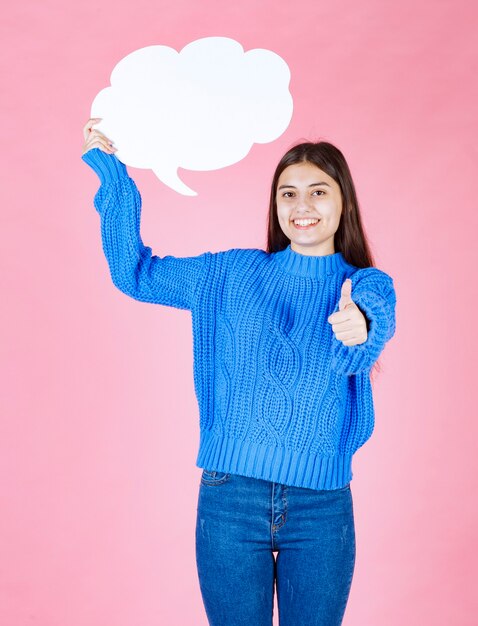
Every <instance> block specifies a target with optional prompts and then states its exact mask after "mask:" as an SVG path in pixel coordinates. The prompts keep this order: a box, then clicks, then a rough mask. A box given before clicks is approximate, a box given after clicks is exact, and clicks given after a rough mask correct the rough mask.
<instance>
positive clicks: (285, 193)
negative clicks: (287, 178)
mask: <svg viewBox="0 0 478 626" xmlns="http://www.w3.org/2000/svg"><path fill="white" fill-rule="evenodd" d="M288 193H292V191H284V193H283V194H282V196H283V197H284V198H289V196H288V195H287V194H288Z"/></svg>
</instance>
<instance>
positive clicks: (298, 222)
mask: <svg viewBox="0 0 478 626" xmlns="http://www.w3.org/2000/svg"><path fill="white" fill-rule="evenodd" d="M318 221H319V220H317V219H316V220H312V219H307V220H294V224H298V225H299V226H309V224H316V223H317V222H318Z"/></svg>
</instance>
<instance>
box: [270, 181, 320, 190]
mask: <svg viewBox="0 0 478 626" xmlns="http://www.w3.org/2000/svg"><path fill="white" fill-rule="evenodd" d="M316 185H327V187H330V185H329V183H325V182H320V183H312V184H311V185H307V186H308V187H315V186H316ZM287 187H291V188H292V189H297V187H294V185H281V186H280V187H278V189H285V188H287Z"/></svg>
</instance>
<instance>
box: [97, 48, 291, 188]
mask: <svg viewBox="0 0 478 626" xmlns="http://www.w3.org/2000/svg"><path fill="white" fill-rule="evenodd" d="M110 82H111V86H110V87H106V88H105V89H102V90H101V91H100V92H99V93H98V94H97V96H96V97H95V99H94V101H93V104H92V108H91V117H101V118H103V119H102V121H101V122H99V124H97V125H95V128H97V129H98V130H100V131H101V132H103V133H104V134H105V135H106V136H107V137H109V138H110V139H111V140H112V141H114V142H115V147H116V148H117V152H116V153H115V154H116V156H117V157H118V159H120V161H122V162H123V163H125V164H126V165H131V166H132V167H137V168H144V169H151V170H153V172H154V173H155V174H156V176H157V177H158V178H159V179H160V180H161V181H162V182H163V183H165V184H166V185H168V186H169V187H171V188H172V189H174V190H176V191H177V192H179V193H182V194H184V195H191V196H195V195H197V193H196V192H195V191H194V190H192V189H190V188H189V187H188V186H187V185H185V184H184V183H183V182H182V181H181V180H180V178H179V176H178V168H179V167H182V168H185V169H189V170H196V171H207V170H215V169H220V168H222V167H226V166H228V165H232V164H233V163H237V162H238V161H240V160H241V159H243V158H244V157H245V156H246V155H247V154H248V152H249V151H250V149H251V147H252V145H253V144H254V143H269V142H271V141H274V140H275V139H277V138H278V137H280V135H281V134H282V133H283V132H284V131H285V129H286V128H287V127H288V125H289V123H290V120H291V118H292V110H293V102H292V96H291V94H290V92H289V82H290V70H289V67H288V65H287V64H286V62H285V61H284V60H283V59H282V58H281V57H280V56H279V55H277V54H276V53H275V52H272V51H270V50H265V49H263V48H255V49H253V50H249V51H247V52H244V49H243V47H242V46H241V44H240V43H238V42H237V41H235V40H234V39H230V38H228V37H205V38H203V39H197V40H196V41H192V42H191V43H189V44H188V45H186V46H185V47H184V48H183V49H182V50H181V51H180V52H177V51H176V50H174V49H173V48H170V47H168V46H159V45H158V46H147V47H145V48H140V49H139V50H136V51H134V52H132V53H131V54H129V55H128V56H126V57H124V58H123V59H122V60H121V61H120V62H119V63H118V64H117V65H116V66H115V67H114V69H113V71H112V73H111V78H110Z"/></svg>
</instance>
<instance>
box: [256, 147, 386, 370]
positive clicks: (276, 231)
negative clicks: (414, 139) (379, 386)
mask: <svg viewBox="0 0 478 626" xmlns="http://www.w3.org/2000/svg"><path fill="white" fill-rule="evenodd" d="M303 162H309V163H312V164H313V165H316V166H317V167H318V168H319V169H321V170H322V171H323V172H325V173H326V174H328V175H329V176H330V177H331V178H333V179H334V180H335V181H336V183H337V184H338V185H339V187H340V191H341V194H342V214H341V216H340V222H339V227H338V229H337V231H336V233H335V235H334V248H335V252H341V253H342V255H343V257H344V259H345V260H346V261H347V263H350V264H352V265H354V266H355V267H358V268H362V267H375V261H374V258H373V255H372V252H371V249H370V246H369V243H368V240H367V236H366V234H365V231H364V228H363V224H362V216H361V213H360V207H359V203H358V200H357V194H356V191H355V185H354V182H353V179H352V174H351V173H350V169H349V166H348V164H347V161H346V160H345V157H344V155H343V154H342V152H341V151H340V150H339V149H338V148H337V147H336V146H334V145H333V144H331V143H329V142H328V141H318V142H315V143H314V142H310V141H307V142H304V143H299V144H297V145H295V146H292V147H291V148H290V149H289V150H288V151H287V152H286V153H285V154H284V156H283V157H282V158H281V160H280V161H279V163H278V165H277V167H276V170H275V172H274V176H273V178H272V185H271V195H270V200H269V217H268V225H267V250H266V251H267V252H268V253H271V252H279V251H280V250H284V248H286V247H287V246H288V245H289V244H290V239H289V238H288V237H287V236H286V235H285V233H284V232H283V230H282V228H281V226H280V224H279V219H278V217H277V203H276V195H277V183H278V180H279V177H280V175H281V174H282V172H283V171H284V170H285V168H286V167H288V166H289V165H294V164H296V163H303ZM372 369H376V370H377V371H380V363H379V361H378V360H377V362H376V363H375V364H374V366H373V368H372Z"/></svg>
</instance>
